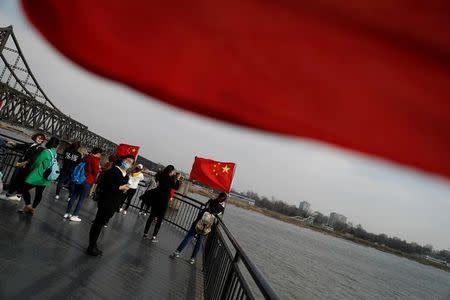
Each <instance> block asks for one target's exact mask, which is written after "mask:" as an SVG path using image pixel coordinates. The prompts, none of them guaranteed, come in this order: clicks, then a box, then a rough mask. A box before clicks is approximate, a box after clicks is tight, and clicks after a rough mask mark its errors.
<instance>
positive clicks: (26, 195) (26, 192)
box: [21, 182, 45, 208]
mask: <svg viewBox="0 0 450 300" xmlns="http://www.w3.org/2000/svg"><path fill="white" fill-rule="evenodd" d="M33 188H34V192H35V195H34V201H33V208H36V207H37V206H38V205H39V203H40V202H41V200H42V194H43V193H44V190H45V186H44V185H31V184H28V183H26V182H24V183H23V186H22V190H21V193H22V196H23V200H25V204H26V205H30V203H31V195H30V190H31V189H33Z"/></svg>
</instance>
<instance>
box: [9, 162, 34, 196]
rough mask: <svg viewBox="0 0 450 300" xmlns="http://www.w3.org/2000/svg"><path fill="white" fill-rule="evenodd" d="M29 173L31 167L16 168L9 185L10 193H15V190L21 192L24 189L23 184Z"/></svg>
mask: <svg viewBox="0 0 450 300" xmlns="http://www.w3.org/2000/svg"><path fill="white" fill-rule="evenodd" d="M28 173H30V170H29V168H16V171H15V172H14V175H13V177H12V179H11V182H10V183H9V185H8V191H7V192H8V194H14V193H15V192H18V193H21V192H22V190H23V188H24V187H23V185H24V184H25V179H26V178H27V175H28Z"/></svg>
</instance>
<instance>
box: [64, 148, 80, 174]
mask: <svg viewBox="0 0 450 300" xmlns="http://www.w3.org/2000/svg"><path fill="white" fill-rule="evenodd" d="M79 162H81V153H80V152H78V151H77V150H71V149H67V150H66V151H64V154H63V166H62V171H65V172H71V171H73V169H75V166H76V165H77V164H78V163H79Z"/></svg>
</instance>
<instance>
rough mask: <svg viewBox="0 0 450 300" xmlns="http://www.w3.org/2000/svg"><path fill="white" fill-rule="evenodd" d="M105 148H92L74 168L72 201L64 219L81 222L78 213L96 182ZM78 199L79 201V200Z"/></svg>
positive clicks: (68, 205)
mask: <svg viewBox="0 0 450 300" xmlns="http://www.w3.org/2000/svg"><path fill="white" fill-rule="evenodd" d="M102 152H103V150H102V149H100V148H97V147H96V148H94V149H92V151H91V153H90V154H88V155H86V157H85V158H84V160H83V161H82V162H80V163H79V164H78V165H76V167H75V168H74V170H73V172H72V185H71V192H70V201H69V202H68V203H67V208H66V213H65V214H64V219H69V220H70V221H72V222H80V221H81V219H80V217H79V216H78V213H79V211H80V209H81V207H82V206H83V202H84V199H85V198H86V197H87V195H88V194H89V190H90V189H91V185H93V184H94V183H95V180H96V179H97V175H98V173H99V171H100V158H101V156H102ZM77 199H78V202H77ZM75 202H77V205H76V207H75V210H74V211H73V213H71V210H72V206H73V204H74V203H75Z"/></svg>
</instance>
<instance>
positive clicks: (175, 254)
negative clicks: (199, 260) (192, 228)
mask: <svg viewBox="0 0 450 300" xmlns="http://www.w3.org/2000/svg"><path fill="white" fill-rule="evenodd" d="M169 257H170V258H178V257H180V252H178V251H174V252H173V253H172V254H170V255H169Z"/></svg>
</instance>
